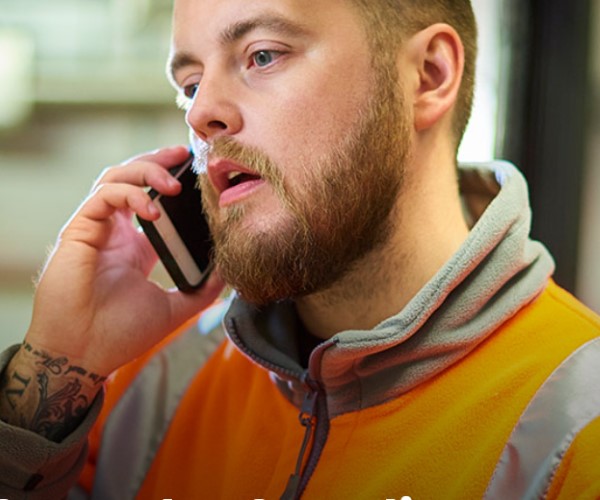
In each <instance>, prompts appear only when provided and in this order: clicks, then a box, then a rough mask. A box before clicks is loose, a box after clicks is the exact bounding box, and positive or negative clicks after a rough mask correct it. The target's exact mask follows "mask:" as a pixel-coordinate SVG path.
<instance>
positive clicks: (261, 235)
mask: <svg viewBox="0 0 600 500" xmlns="http://www.w3.org/2000/svg"><path fill="white" fill-rule="evenodd" d="M174 33H175V36H174V42H173V49H174V57H173V61H174V63H175V64H174V69H175V71H174V79H175V81H176V82H177V84H178V85H179V86H180V87H181V88H183V89H185V90H186V92H187V93H188V94H189V95H190V96H192V94H193V100H191V101H190V103H189V108H188V112H187V121H188V124H189V125H190V127H191V128H192V129H193V130H194V132H195V133H196V135H197V136H199V137H200V138H202V139H203V140H205V141H207V142H208V143H209V144H210V145H211V146H212V149H211V151H210V153H209V155H208V176H206V175H201V176H200V182H201V185H202V190H203V196H204V199H205V210H206V212H207V214H208V216H209V221H210V226H211V230H212V232H213V237H214V240H215V247H216V256H215V258H216V261H217V265H218V267H219V270H220V272H221V275H222V276H223V278H224V279H225V280H226V281H227V282H228V283H230V284H231V285H232V286H234V287H235V288H236V289H237V290H238V291H239V292H240V294H241V295H242V296H243V297H245V298H246V299H247V300H249V301H251V302H255V303H258V304H262V303H268V302H271V301H274V300H279V299H283V298H287V297H297V296H301V295H305V294H309V293H313V292H316V291H319V290H323V289H326V288H327V287H329V286H331V285H332V284H333V283H335V281H337V280H338V279H340V278H341V277H342V276H343V275H344V274H345V273H347V272H348V271H349V270H350V269H351V268H352V266H353V264H355V263H356V262H357V260H358V259H360V258H361V257H363V256H364V255H365V254H367V253H368V252H369V251H370V250H372V249H373V248H374V247H376V246H377V245H379V244H381V243H383V242H385V240H386V238H387V237H388V234H389V232H390V230H391V228H390V224H391V222H390V217H389V215H390V212H391V210H392V208H393V206H394V203H395V200H396V198H397V195H398V192H399V189H400V184H401V182H400V181H401V177H402V171H403V165H404V162H405V157H406V152H407V150H408V139H407V137H408V131H407V127H406V125H407V122H406V118H405V116H404V112H403V109H402V103H401V100H400V98H399V97H398V95H399V87H398V85H397V84H396V82H394V81H392V80H391V79H390V77H389V76H386V75H388V73H387V72H386V71H385V70H386V69H391V68H390V63H385V64H384V63H383V57H382V55H381V54H373V53H372V51H371V49H370V46H369V43H368V40H367V37H366V34H365V31H364V28H363V25H362V23H361V22H360V19H359V17H358V15H357V12H356V11H354V10H353V9H351V8H350V7H349V3H347V2H346V1H345V0H328V1H327V2H322V1H321V0H312V1H307V0H304V1H301V0H257V1H252V2H248V1H247V0H201V1H199V0H176V6H175V16H174ZM237 172H243V173H244V175H242V176H240V177H239V178H238V179H237V180H233V181H232V180H231V179H230V178H231V177H234V176H235V174H236V173H237Z"/></svg>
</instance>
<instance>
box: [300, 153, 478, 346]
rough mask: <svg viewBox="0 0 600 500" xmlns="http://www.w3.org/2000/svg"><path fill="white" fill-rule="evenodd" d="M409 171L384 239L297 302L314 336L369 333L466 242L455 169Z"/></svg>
mask: <svg viewBox="0 0 600 500" xmlns="http://www.w3.org/2000/svg"><path fill="white" fill-rule="evenodd" d="M428 164H429V165H428ZM410 170H411V171H410V172H408V169H407V172H406V175H405V180H404V185H403V188H402V192H401V193H400V196H399V197H398V202H397V204H396V207H395V209H394V211H393V213H392V214H390V216H391V217H393V218H394V219H393V220H394V221H395V224H394V228H393V231H392V234H391V236H390V238H389V239H388V241H387V242H386V243H385V244H384V245H382V246H381V247H380V248H378V249H376V250H374V251H372V252H371V253H370V254H368V255H367V256H365V257H364V258H363V259H362V260H361V261H360V262H357V263H356V265H355V266H354V267H353V269H352V270H351V271H350V272H349V273H348V274H347V275H345V276H344V277H343V278H342V279H341V280H339V281H338V282H336V283H335V284H334V285H333V286H332V287H331V288H329V289H327V290H323V291H320V292H317V293H315V294H312V295H309V296H307V297H302V298H300V299H298V300H297V301H296V306H297V309H298V313H299V315H300V317H301V318H302V320H303V322H304V324H305V326H306V328H307V329H308V330H309V331H310V332H311V333H312V334H313V335H315V336H317V337H320V338H322V339H328V338H330V337H331V336H333V335H335V334H336V333H338V332H340V331H344V330H348V329H353V330H368V329H372V328H373V327H375V326H376V325H377V324H379V323H380V322H382V321H383V320H385V319H386V318H389V317H390V316H393V315H395V314H397V313H398V312H400V311H401V310H402V309H403V308H404V307H405V306H406V305H407V304H408V302H410V300H411V299H412V298H413V297H414V296H415V295H416V294H417V292H418V291H419V290H420V289H421V288H422V287H423V286H424V285H425V284H426V283H427V282H428V281H429V280H430V279H431V278H432V277H433V276H434V275H435V274H436V272H437V271H438V270H439V269H440V268H441V267H442V266H443V265H444V263H445V262H446V261H447V260H448V259H449V258H450V257H451V256H452V255H453V254H454V253H455V252H456V251H457V250H458V248H459V247H460V246H461V244H462V243H463V241H464V240H465V239H466V237H467V235H468V232H469V229H468V227H467V224H466V222H465V220H464V217H463V214H462V208H461V203H460V197H459V194H458V186H457V181H456V175H455V169H454V165H453V164H451V163H449V164H448V165H441V164H437V165H434V164H432V163H430V162H425V163H420V162H419V161H418V160H417V161H414V160H413V162H411V165H410ZM415 173H418V175H415Z"/></svg>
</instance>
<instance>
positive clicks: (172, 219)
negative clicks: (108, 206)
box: [137, 155, 213, 292]
mask: <svg viewBox="0 0 600 500" xmlns="http://www.w3.org/2000/svg"><path fill="white" fill-rule="evenodd" d="M193 158H194V157H193V156H191V155H190V157H189V158H188V159H187V160H186V161H185V163H183V164H181V165H178V166H176V167H173V168H171V169H169V170H170V172H171V174H172V175H173V177H175V178H176V179H178V180H179V182H181V186H182V189H181V192H180V193H179V194H178V195H177V196H164V195H161V194H159V193H157V192H156V191H155V190H153V189H151V190H150V192H149V195H150V197H151V198H152V199H153V201H154V204H155V205H156V207H157V208H158V210H159V211H160V214H161V216H160V218H159V219H158V220H156V221H154V222H150V221H147V220H144V219H142V218H140V217H137V220H138V222H139V224H140V226H141V227H142V229H143V231H144V233H145V234H146V236H147V237H148V239H149V240H150V243H152V246H153V247H154V249H155V250H156V253H157V254H158V256H159V258H160V260H161V261H162V263H163V265H164V266H165V269H166V270H167V272H168V273H169V276H171V279H172V280H173V281H174V283H175V285H177V288H179V289H180V290H181V291H183V292H192V291H194V290H195V289H197V288H199V287H200V286H201V285H202V284H203V283H204V281H205V280H206V279H207V278H208V275H209V274H210V271H211V270H212V267H213V265H212V261H211V252H212V240H211V236H210V232H209V229H208V223H207V222H206V219H205V217H204V213H203V211H202V194H201V192H200V189H199V188H198V187H197V179H198V176H197V175H196V174H195V173H194V171H193V170H192V163H193Z"/></svg>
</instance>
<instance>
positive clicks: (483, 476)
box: [84, 283, 600, 500]
mask: <svg viewBox="0 0 600 500" xmlns="http://www.w3.org/2000/svg"><path fill="white" fill-rule="evenodd" d="M549 317H551V318H552V320H549ZM599 328H600V322H599V320H598V317H596V316H594V315H593V314H592V313H590V312H589V311H587V310H586V309H585V308H583V307H582V306H581V305H580V304H579V303H578V302H577V301H576V300H575V299H574V298H573V297H571V296H570V295H569V294H567V293H566V292H564V291H563V290H562V289H560V288H559V287H557V286H556V285H555V284H554V283H550V285H549V286H548V288H547V289H546V290H545V291H544V292H543V293H542V294H541V296H540V297H538V298H537V299H535V300H534V302H533V303H532V304H530V305H528V306H526V307H524V308H523V309H522V310H521V311H520V312H519V313H518V314H517V315H516V316H515V317H513V318H512V319H510V320H509V321H508V322H506V323H505V324H504V325H503V326H502V327H501V328H500V329H499V330H497V331H496V332H495V333H494V334H493V335H492V337H490V338H489V339H488V340H486V341H484V342H483V343H482V344H480V345H479V346H478V347H477V348H476V349H475V350H474V351H473V352H471V353H470V354H469V355H468V356H467V357H466V358H464V359H463V360H462V361H461V362H459V363H456V364H454V365H453V366H452V367H450V368H449V369H446V370H444V371H443V372H442V373H440V374H438V375H436V376H435V377H433V378H432V379H431V380H429V381H428V382H426V383H423V384H420V385H418V386H417V387H415V388H414V389H412V390H411V391H409V392H407V393H404V394H402V395H401V396H399V397H395V398H393V399H390V400H388V401H385V402H383V403H381V404H378V405H375V406H371V407H367V408H365V409H361V408H360V405H361V403H362V402H361V401H356V408H355V409H354V410H353V411H349V412H347V413H341V414H339V415H334V416H330V415H327V412H326V411H317V416H316V418H317V419H324V420H327V426H324V427H323V429H324V430H323V431H322V432H319V430H315V431H314V432H313V436H312V440H313V441H314V442H313V443H310V444H309V446H308V447H307V450H314V449H315V448H318V449H319V453H318V454H317V455H318V456H314V457H313V455H312V453H310V452H309V451H307V453H306V454H305V455H304V457H303V458H304V469H305V470H306V469H307V468H309V469H310V479H308V480H307V482H306V485H305V489H304V493H303V498H315V499H329V498H331V499H334V498H352V499H358V498H360V499H362V498H364V499H386V498H401V497H402V496H410V497H411V498H413V499H430V498H465V499H467V498H468V499H471V498H482V497H483V495H484V493H485V491H486V488H487V487H488V483H489V482H490V480H491V477H492V473H493V472H494V469H495V468H496V466H497V462H498V460H499V458H500V455H501V452H502V450H503V448H504V446H505V445H506V443H507V441H508V440H509V436H510V434H511V432H512V431H513V428H514V427H515V424H516V422H517V421H518V420H519V417H520V415H521V414H522V412H523V411H524V409H525V407H526V405H527V404H528V403H529V402H530V400H531V399H532V398H533V397H534V395H535V393H536V391H538V390H539V388H540V386H541V385H542V383H543V382H544V381H545V380H546V379H547V378H548V377H549V376H550V375H551V373H552V371H553V370H554V369H555V368H556V367H557V366H558V365H559V364H560V363H561V362H562V361H563V359H564V358H566V357H567V356H569V354H570V353H572V352H573V351H575V350H576V349H577V348H579V347H580V346H582V345H584V344H586V343H587V342H588V341H590V340H591V339H593V338H594V337H597V336H598V334H599ZM596 347H597V350H596V353H597V354H600V342H598V341H596ZM596 360H600V356H596ZM144 362H145V360H140V362H139V363H135V364H133V365H131V366H129V367H127V369H125V370H124V371H122V372H121V373H119V374H118V376H117V377H116V378H115V380H114V381H113V386H112V387H111V390H110V391H109V392H108V397H107V401H106V403H105V411H104V412H103V415H102V416H101V418H100V424H101V426H102V424H104V423H105V419H106V418H110V416H109V415H110V413H111V410H112V409H113V408H114V407H115V406H118V405H119V402H120V401H121V398H122V397H124V396H123V394H126V393H127V389H128V388H129V387H130V383H131V381H132V379H134V378H135V377H136V375H137V373H138V370H139V369H140V365H143V364H144ZM599 380H600V379H599ZM597 382H598V380H597ZM597 382H596V383H597ZM595 390H600V386H596V388H595ZM567 396H568V395H565V397H567ZM317 397H318V396H317ZM308 413H309V411H308ZM298 414H299V409H298V407H297V406H295V405H293V404H292V403H291V402H290V401H289V399H287V398H286V397H284V396H283V395H282V393H281V392H280V391H279V390H278V388H277V386H276V384H274V383H273V381H272V380H271V378H270V376H269V372H267V371H265V370H264V369H263V368H261V367H260V366H259V365H257V364H255V363H253V362H252V361H250V360H249V359H248V358H247V357H246V356H244V355H243V354H241V353H240V351H239V350H238V349H236V348H235V347H234V346H233V345H232V343H231V342H230V341H224V342H222V343H221V344H220V345H219V347H218V348H217V349H216V351H215V352H214V353H213V354H212V355H211V356H210V358H209V360H208V361H207V363H206V365H205V367H204V368H203V369H202V370H201V371H200V372H199V373H198V374H197V375H196V376H194V377H193V379H192V381H191V383H190V385H189V387H188V388H187V391H186V394H185V395H184V396H183V398H182V399H181V401H180V403H179V405H178V409H177V411H176V412H175V414H174V415H173V419H172V421H171V422H170V424H169V429H168V430H167V431H166V433H165V435H164V437H163V439H162V440H161V443H160V444H159V445H158V447H157V450H156V455H155V456H152V458H153V460H152V464H151V465H150V466H149V468H148V472H147V474H146V475H145V476H144V477H143V478H138V483H139V491H137V495H136V497H137V498H141V499H148V500H150V499H155V498H159V499H162V498H172V499H203V498H223V499H229V498H231V499H237V498H248V499H253V498H265V499H271V498H280V495H281V494H282V493H283V491H284V490H285V488H286V484H287V482H288V478H289V476H290V474H291V473H292V472H293V471H294V469H295V468H296V461H297V459H298V456H299V450H300V449H301V447H302V440H303V437H304V434H305V429H304V428H303V426H302V425H301V423H300V421H299V418H298ZM139 417H140V418H142V416H139ZM128 424H129V425H127V423H126V422H121V427H123V429H122V431H123V432H132V431H133V428H134V427H135V426H136V425H137V422H136V421H135V420H132V421H130V422H128ZM313 425H314V426H315V427H318V426H319V425H320V424H319V421H318V420H317V421H316V422H314V423H313ZM541 425H543V423H542V424H541ZM101 426H100V427H97V428H96V429H97V430H96V432H95V433H94V434H93V435H92V445H91V449H92V454H91V457H90V463H89V464H88V466H87V468H86V471H85V472H86V473H85V474H84V478H85V481H84V482H85V483H86V485H87V488H90V490H91V486H92V477H93V471H94V468H95V464H94V462H95V461H96V460H97V456H98V453H102V450H101V449H100V450H99V449H98V447H99V446H101V443H102V428H101ZM533 433H534V434H535V433H536V431H535V430H534V431H533ZM130 444H131V442H130V441H129V440H128V439H126V438H125V439H124V440H123V441H119V440H116V441H115V442H114V450H113V453H111V455H112V457H113V460H116V461H117V462H118V463H117V464H115V463H113V464H112V465H113V467H110V469H111V472H110V477H109V478H108V479H107V478H105V477H104V476H103V478H102V480H103V481H107V480H108V481H110V480H112V481H115V482H116V483H117V486H123V481H127V480H128V479H127V478H129V474H126V477H125V478H123V477H120V476H119V471H121V470H122V468H123V466H122V464H121V463H120V462H121V460H118V457H119V453H123V455H124V456H125V457H127V455H128V452H127V449H126V448H127V446H129V445H130ZM599 449H600V417H599V416H597V417H596V418H595V419H593V420H592V421H591V422H589V425H587V426H586V427H585V428H584V429H582V430H581V432H580V433H579V434H578V435H577V436H575V439H574V441H573V443H572V444H571V446H570V447H569V448H568V450H567V453H566V456H565V457H564V458H563V459H562V462H560V467H558V470H556V471H554V472H555V473H554V475H553V477H551V478H550V481H548V482H547V484H546V486H547V488H548V492H547V498H565V499H572V498H578V499H579V498H589V499H597V498H599V495H600V454H599V453H598V450H599ZM125 461H127V459H126V460H125ZM125 468H127V466H126V465H125ZM129 484H131V483H129ZM137 488H138V484H136V485H135V489H137ZM102 489H103V488H99V490H100V491H101V490H102ZM122 491H130V490H128V489H127V488H126V489H125V490H122ZM132 493H133V492H132ZM98 498H102V496H99V497H98ZM111 498H116V497H111ZM122 498H129V497H128V496H127V497H122ZM497 498H522V497H520V496H512V495H508V496H503V497H497ZM523 498H525V497H523ZM530 498H533V497H530Z"/></svg>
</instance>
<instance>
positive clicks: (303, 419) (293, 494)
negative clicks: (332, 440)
mask: <svg viewBox="0 0 600 500" xmlns="http://www.w3.org/2000/svg"><path fill="white" fill-rule="evenodd" d="M318 394H319V393H318V392H317V391H315V390H310V391H308V392H307V393H306V395H305V396H304V401H303V402H302V407H301V409H300V415H299V416H298V418H299V419H300V424H301V425H302V426H303V427H305V429H306V430H305V431H304V438H303V439H302V446H300V452H299V453H298V459H297V460H296V470H295V471H294V473H293V474H291V475H290V478H289V479H288V483H287V486H286V487H285V491H284V492H283V494H282V495H281V500H291V499H295V498H298V494H299V493H300V492H299V491H298V490H299V488H300V481H301V480H302V464H303V463H304V457H305V456H306V451H307V450H308V443H310V439H311V437H313V434H314V428H315V425H316V419H317V416H316V409H317V397H318Z"/></svg>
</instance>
